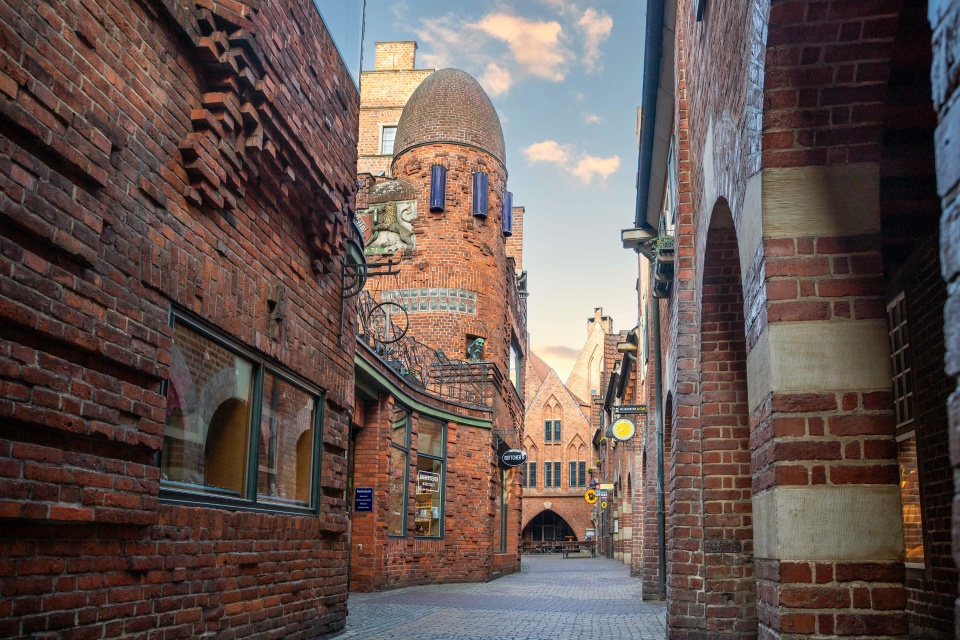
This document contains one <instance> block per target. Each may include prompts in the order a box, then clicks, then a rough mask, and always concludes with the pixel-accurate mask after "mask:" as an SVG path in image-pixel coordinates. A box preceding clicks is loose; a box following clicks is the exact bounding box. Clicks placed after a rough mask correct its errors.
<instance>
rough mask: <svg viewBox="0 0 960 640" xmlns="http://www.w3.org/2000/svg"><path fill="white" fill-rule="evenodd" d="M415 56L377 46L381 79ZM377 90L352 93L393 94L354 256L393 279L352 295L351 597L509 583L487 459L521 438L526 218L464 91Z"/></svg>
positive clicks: (510, 561)
mask: <svg viewBox="0 0 960 640" xmlns="http://www.w3.org/2000/svg"><path fill="white" fill-rule="evenodd" d="M414 47H415V44H414V43H401V44H400V45H397V44H396V43H379V44H378V48H377V52H378V53H377V55H378V59H377V67H378V69H379V68H381V67H383V66H385V65H386V63H385V61H384V59H385V56H387V53H388V52H389V51H391V50H394V49H398V50H400V51H407V52H408V53H409V57H408V58H406V60H407V61H408V64H407V66H409V67H410V68H412V64H413V49H414ZM398 64H399V63H398ZM404 68H405V67H404ZM372 73H377V72H372ZM390 73H393V72H392V71H391V72H390ZM364 77H365V78H366V77H367V76H366V75H365V76H364ZM400 77H401V79H402V78H403V77H405V72H403V73H401V74H400ZM377 78H378V82H371V83H370V84H369V85H368V84H364V85H363V92H364V94H366V92H367V90H368V87H372V88H371V89H370V90H371V91H377V92H380V91H384V89H383V87H384V86H388V87H391V86H392V87H400V88H399V89H398V91H400V96H399V97H393V96H385V95H384V96H383V97H382V99H383V101H384V103H385V104H386V103H389V104H401V106H402V107H403V110H402V113H401V114H400V117H399V118H398V120H397V130H396V137H395V143H394V146H393V155H392V158H390V164H389V167H388V169H389V171H385V173H389V174H390V175H389V176H380V177H378V176H373V175H370V174H369V173H366V174H364V173H361V175H360V182H361V185H362V186H361V189H360V193H359V195H358V208H359V219H360V222H361V225H362V227H363V229H364V238H365V251H366V253H367V256H368V259H369V260H370V262H371V265H380V266H379V267H376V266H375V267H374V268H386V267H385V265H387V264H389V263H391V261H392V264H393V266H392V267H391V269H392V270H393V273H392V274H391V275H389V276H383V277H371V278H370V279H369V280H368V282H367V284H366V289H365V290H364V291H363V292H362V293H361V294H360V298H361V303H360V310H361V316H362V318H361V325H362V327H363V330H362V335H361V339H360V346H359V347H358V352H357V372H358V373H357V378H358V385H357V394H356V405H357V409H356V413H355V415H356V419H355V425H354V430H353V441H352V445H353V446H352V449H351V450H352V452H353V454H352V459H351V482H352V484H353V486H354V487H360V488H362V489H364V490H366V491H370V492H372V494H373V507H372V510H371V511H366V512H364V511H360V510H355V511H354V513H353V516H352V537H353V544H352V556H351V588H354V589H358V590H375V589H385V588H395V587H401V586H407V585H411V584H423V583H439V582H455V581H475V580H489V579H491V578H494V577H497V576H499V575H503V574H505V573H512V572H515V571H519V568H520V561H519V545H520V477H521V473H520V472H519V470H518V469H516V468H503V467H501V466H500V465H499V464H498V457H497V454H498V451H499V450H503V449H508V448H513V447H517V446H519V444H520V441H521V440H520V438H521V434H522V429H523V393H522V391H523V384H524V383H523V371H524V367H523V360H524V357H525V354H526V353H527V334H526V299H525V295H526V294H525V291H524V290H523V288H522V284H523V282H524V279H523V278H522V277H521V276H522V272H521V271H520V270H519V262H520V259H521V252H520V245H519V243H518V242H517V241H516V240H513V238H512V233H513V230H514V229H517V228H519V227H520V225H522V215H523V209H522V208H519V207H518V208H515V207H513V206H512V203H511V199H512V198H511V196H510V194H509V193H508V192H507V191H506V179H507V172H506V155H505V151H504V142H503V133H502V130H501V128H500V120H499V117H498V116H497V113H496V110H495V109H494V107H493V105H492V103H491V102H490V99H489V97H487V95H486V93H484V91H483V89H482V88H481V87H480V85H479V84H478V83H477V81H476V80H474V79H473V78H472V77H470V76H469V75H468V74H467V73H465V72H463V71H460V70H457V69H441V70H439V71H435V72H433V73H430V74H429V75H428V76H427V77H426V79H423V81H422V82H420V83H419V86H418V87H417V88H416V90H415V91H413V93H412V94H410V97H409V100H407V98H406V93H405V92H406V91H407V89H409V85H406V84H404V82H400V83H399V84H397V83H391V82H389V81H388V74H386V73H384V74H382V76H377ZM380 81H382V82H380ZM365 82H366V81H365ZM365 99H366V98H362V99H361V102H363V101H364V100H365ZM371 100H372V99H371ZM404 103H405V104H404ZM367 117H368V119H367V120H365V121H364V122H365V126H366V127H367V128H368V129H377V128H380V123H379V122H378V120H377V118H378V117H380V115H378V114H373V113H370V112H367ZM365 133H369V131H367V132H365V131H364V129H363V128H361V138H363V137H364V135H365ZM364 166H368V165H365V164H364V161H363V160H361V164H360V167H361V169H362V168H363V167H364ZM513 216H516V217H515V218H513V220H511V218H512V217H513ZM515 225H516V226H515ZM355 491H356V489H355Z"/></svg>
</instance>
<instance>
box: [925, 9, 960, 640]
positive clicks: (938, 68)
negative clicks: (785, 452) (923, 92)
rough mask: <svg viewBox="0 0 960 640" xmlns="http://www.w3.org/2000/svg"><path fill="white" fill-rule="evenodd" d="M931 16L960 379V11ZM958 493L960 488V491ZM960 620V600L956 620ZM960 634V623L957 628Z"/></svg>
mask: <svg viewBox="0 0 960 640" xmlns="http://www.w3.org/2000/svg"><path fill="white" fill-rule="evenodd" d="M928 17H929V19H930V26H931V28H932V29H933V69H932V72H931V74H930V79H931V84H932V88H933V106H934V109H936V111H937V116H938V125H937V130H936V133H935V136H934V140H935V144H936V148H935V152H936V158H937V191H938V192H939V194H940V198H941V203H942V205H943V216H942V218H941V224H940V256H941V259H942V265H941V269H942V272H943V278H944V280H945V281H946V282H947V291H948V295H949V299H948V301H947V305H946V309H945V310H944V314H943V316H944V335H945V338H946V339H945V343H946V345H945V346H946V362H945V364H946V371H947V374H948V375H950V376H952V377H954V378H957V377H958V376H960V74H958V73H957V60H958V59H960V6H958V5H957V3H956V2H950V1H949V0H930V3H929V9H928ZM948 411H949V413H950V452H951V462H952V464H953V466H954V477H956V470H957V469H958V468H960V446H958V445H960V389H958V390H957V391H955V392H954V393H953V394H952V395H951V396H950V401H949V404H948ZM955 490H956V489H955ZM953 531H954V543H953V558H954V562H956V564H957V566H960V547H958V545H957V538H956V532H957V531H960V498H958V497H956V496H955V497H954V500H953ZM955 619H956V620H957V621H960V600H958V601H957V604H956V617H955ZM956 632H957V634H960V623H957V631H956Z"/></svg>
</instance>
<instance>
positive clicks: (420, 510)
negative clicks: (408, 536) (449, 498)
mask: <svg viewBox="0 0 960 640" xmlns="http://www.w3.org/2000/svg"><path fill="white" fill-rule="evenodd" d="M445 436H446V426H445V425H444V424H443V423H441V422H435V421H433V420H428V419H426V418H423V417H422V416H421V418H420V419H419V421H418V423H417V494H416V496H417V497H416V505H415V507H414V534H415V535H417V536H420V537H426V538H439V537H442V536H443V526H442V523H443V473H444V464H445V460H444V455H445V450H446V442H445Z"/></svg>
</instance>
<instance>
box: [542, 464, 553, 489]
mask: <svg viewBox="0 0 960 640" xmlns="http://www.w3.org/2000/svg"><path fill="white" fill-rule="evenodd" d="M552 486H553V465H552V464H550V463H549V462H544V463H543V488H544V489H549V488H550V487H552Z"/></svg>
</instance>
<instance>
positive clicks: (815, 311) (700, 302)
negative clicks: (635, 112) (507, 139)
mask: <svg viewBox="0 0 960 640" xmlns="http://www.w3.org/2000/svg"><path fill="white" fill-rule="evenodd" d="M647 15H648V21H649V22H648V33H658V34H661V36H662V37H661V38H659V39H656V38H654V39H650V40H653V42H649V41H648V43H647V46H648V50H647V55H646V68H647V80H646V81H645V85H646V86H645V90H644V91H645V92H644V100H643V125H642V130H641V144H640V158H639V164H640V183H639V189H638V203H637V216H636V220H635V221H634V226H633V228H632V229H629V230H626V231H625V232H624V234H623V239H624V244H625V246H628V247H630V248H634V249H636V250H638V251H640V252H641V253H642V254H644V255H645V256H646V257H648V258H649V259H650V263H649V264H650V270H651V272H652V273H653V276H652V277H651V278H650V279H647V280H646V281H645V282H644V284H645V285H646V286H648V287H649V291H650V293H651V295H652V296H654V297H655V299H656V300H657V302H655V303H653V304H651V305H650V306H649V307H647V308H645V309H641V313H642V315H643V316H644V317H645V318H650V319H651V322H650V323H649V324H650V325H651V330H650V332H649V333H648V334H647V335H646V336H645V340H646V341H647V343H648V344H649V345H650V346H651V347H652V348H653V349H654V352H655V354H659V356H660V360H661V362H659V363H657V364H656V365H655V369H656V370H657V371H658V375H655V376H654V380H653V384H648V385H647V389H648V392H650V395H651V403H652V404H653V405H655V407H656V411H655V413H653V414H652V415H651V416H650V424H649V425H648V433H654V434H657V433H662V434H663V440H662V445H659V446H657V447H656V448H655V449H654V451H655V453H656V454H657V455H658V456H662V464H663V467H664V468H665V470H666V477H665V481H664V485H660V486H657V484H655V483H656V479H655V478H652V477H651V475H650V474H649V471H648V473H647V486H648V487H649V488H648V490H647V495H648V496H651V495H655V494H656V492H657V490H658V489H660V488H661V487H662V489H663V491H665V494H666V518H665V520H666V522H665V525H661V526H660V530H661V531H663V530H664V529H665V531H666V539H665V541H664V543H663V544H661V545H658V547H656V548H655V547H653V546H651V545H644V553H645V554H652V553H654V551H656V553H657V555H658V556H659V557H658V560H659V562H658V563H656V564H654V563H653V562H644V567H645V569H644V572H645V573H644V581H645V585H646V584H648V583H650V584H651V585H652V584H653V583H661V584H662V585H663V586H664V587H665V592H666V597H667V601H668V611H669V617H668V626H669V632H668V635H669V637H670V638H702V637H717V638H721V637H722V638H756V637H759V638H799V637H835V636H858V637H870V638H908V637H909V638H953V637H955V635H956V629H957V627H956V622H955V618H956V615H955V605H954V601H955V598H956V593H957V572H956V564H955V562H954V561H955V559H956V557H957V551H956V549H955V548H954V546H953V544H952V543H951V532H952V531H953V530H955V529H954V528H955V527H956V523H957V518H956V515H953V516H951V504H953V503H954V502H955V488H954V487H953V485H952V483H951V482H950V481H949V478H950V477H951V475H952V472H953V466H954V464H955V460H954V461H953V462H951V459H950V457H949V455H948V448H947V444H948V437H949V436H951V435H952V432H951V429H953V430H954V431H955V430H956V428H957V427H956V423H957V420H956V417H955V416H956V411H953V410H952V407H953V406H954V405H955V404H956V403H955V402H951V400H950V398H951V397H955V395H954V396H951V395H950V394H951V392H953V393H954V394H955V388H956V381H955V379H954V378H955V377H956V374H957V372H958V365H957V362H956V358H955V356H954V354H955V351H956V349H955V342H956V340H955V336H956V335H957V331H956V324H957V321H956V318H957V317H960V315H958V314H956V313H952V312H951V309H952V307H951V305H953V306H956V305H955V304H954V303H953V302H952V300H953V299H954V298H951V297H950V296H951V292H952V291H953V289H954V288H955V287H956V276H957V268H956V260H955V255H956V250H955V248H954V247H955V246H956V241H957V237H958V236H957V229H958V228H960V227H958V226H957V225H956V224H955V222H956V216H955V215H953V213H954V212H955V209H956V193H957V184H958V177H960V171H958V167H960V163H958V160H957V158H958V157H960V154H958V153H957V146H956V145H957V143H956V140H957V136H956V135H955V132H956V130H957V125H956V123H957V122H960V116H958V113H960V111H958V109H957V107H956V106H955V105H956V100H957V98H956V94H957V91H956V88H957V79H958V76H957V74H956V73H955V71H956V69H955V68H956V64H955V63H954V62H952V61H955V60H956V59H957V52H958V42H957V39H956V37H955V34H956V25H957V23H958V22H957V21H958V19H960V8H958V6H957V4H956V3H949V2H946V3H944V2H930V3H929V4H928V3H927V2H922V1H918V2H914V1H912V0H907V1H905V2H896V3H892V4H883V5H877V4H872V3H863V2H850V3H842V5H841V4H833V5H831V4H828V5H823V4H817V3H809V2H775V3H766V2H762V1H761V2H753V1H745V2H737V3H733V4H727V5H713V4H710V3H693V2H682V1H681V2H672V1H667V2H660V1H659V0H655V1H653V2H650V3H649V6H648V14H647ZM931 96H932V100H931ZM951 132H954V133H951ZM657 276H661V277H659V278H658V277H657ZM944 279H945V280H946V283H945V282H944ZM642 324H643V322H641V325H642ZM944 353H946V368H945V369H946V370H945V371H944V365H943V363H944V361H943V357H944ZM950 416H953V417H952V418H951V417H950ZM951 420H952V423H953V425H952V427H951ZM648 451H649V449H648ZM649 463H650V458H649V456H648V458H647V466H648V469H649ZM651 508H655V504H651V503H650V501H648V503H647V509H648V511H649V509H651ZM655 567H656V572H654V568H655ZM664 573H665V575H664ZM661 580H662V582H661Z"/></svg>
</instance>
